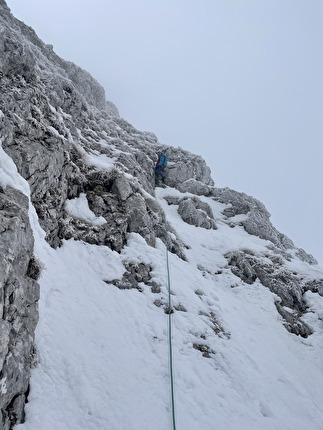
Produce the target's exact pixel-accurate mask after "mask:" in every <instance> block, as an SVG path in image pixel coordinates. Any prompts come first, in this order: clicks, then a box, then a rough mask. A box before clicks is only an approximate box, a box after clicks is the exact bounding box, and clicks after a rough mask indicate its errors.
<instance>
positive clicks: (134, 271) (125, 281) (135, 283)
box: [105, 263, 160, 293]
mask: <svg viewBox="0 0 323 430" xmlns="http://www.w3.org/2000/svg"><path fill="white" fill-rule="evenodd" d="M125 269H126V272H125V273H124V275H123V277H122V279H114V280H112V281H108V280H107V281H105V282H106V283H107V284H112V285H115V286H116V287H118V288H119V289H120V290H131V289H133V288H135V289H137V290H138V291H140V292H142V291H143V286H142V284H144V285H147V286H149V287H151V291H152V292H153V293H157V292H160V286H159V285H157V284H156V282H154V281H152V280H151V278H152V277H151V270H152V268H151V267H150V266H149V265H146V264H144V263H139V264H134V263H127V264H125Z"/></svg>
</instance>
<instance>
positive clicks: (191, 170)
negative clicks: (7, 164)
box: [0, 0, 323, 430]
mask: <svg viewBox="0 0 323 430" xmlns="http://www.w3.org/2000/svg"><path fill="white" fill-rule="evenodd" d="M0 95H1V97H0V139H1V144H2V147H3V149H4V150H5V151H6V153H7V154H8V155H9V156H10V157H11V158H12V159H13V160H14V162H15V164H16V166H17V169H18V172H19V173H20V175H21V176H22V177H23V178H25V179H26V180H27V181H28V183H29V186H30V190H31V201H32V204H33V205H34V207H35V209H36V212H37V214H38V217H39V222H40V225H41V227H42V228H43V229H44V231H45V232H46V240H47V241H48V243H49V244H50V245H51V246H52V247H54V248H56V247H59V246H60V245H61V243H62V240H63V239H70V238H74V239H75V240H82V241H85V242H88V243H91V244H97V245H106V246H108V247H110V248H111V249H113V250H115V251H117V252H121V251H122V249H123V247H124V246H125V245H126V243H127V236H128V233H131V232H135V233H138V234H140V235H141V236H142V237H143V238H144V239H145V240H146V242H147V245H150V246H155V243H156V239H157V238H160V239H161V240H162V241H164V242H165V220H164V217H163V211H162V209H161V206H160V205H159V203H158V202H157V200H156V199H155V198H154V177H153V175H154V173H153V167H154V163H155V160H156V153H157V152H158V150H162V151H164V152H165V153H166V155H167V157H168V160H169V165H168V168H167V184H168V185H169V186H170V187H172V188H175V189H177V190H178V196H179V197H175V196H174V194H171V195H169V196H168V197H167V196H166V197H165V199H166V200H167V202H168V204H170V205H176V206H177V211H178V213H179V215H180V216H181V217H182V219H183V220H184V221H185V222H186V223H188V224H190V225H195V226H196V227H201V228H204V229H216V228H217V225H216V224H217V220H216V219H215V218H214V214H213V212H212V209H211V207H210V205H209V204H208V203H206V202H205V201H204V200H203V198H204V197H207V198H209V199H211V200H212V201H213V202H218V203H221V204H223V207H224V210H223V213H222V216H223V219H224V220H225V222H226V223H227V224H228V225H230V226H232V227H233V228H234V227H235V226H237V225H239V226H243V227H244V229H245V230H246V232H248V233H249V234H250V235H255V236H258V237H260V238H262V239H265V240H267V241H268V244H269V245H268V250H269V251H268V252H269V254H268V259H267V264H266V265H263V264H262V263H261V262H260V260H259V257H258V256H257V255H251V254H250V253H248V252H246V250H235V251H232V252H230V253H228V254H227V255H226V258H227V261H228V268H230V269H231V271H232V273H234V274H235V275H236V276H237V277H239V278H240V279H241V280H242V281H243V282H244V283H246V284H250V283H253V282H255V281H256V280H257V281H259V282H260V283H262V284H263V285H264V286H266V287H268V288H269V289H270V290H271V291H272V292H274V293H275V294H276V295H277V297H278V298H279V299H277V302H276V306H277V310H278V312H279V313H280V315H281V316H282V318H283V319H284V321H285V324H286V327H287V329H288V330H289V331H291V332H293V333H295V334H297V335H301V336H308V335H310V334H311V329H310V328H309V327H308V326H307V325H306V324H305V323H303V322H302V320H301V317H302V315H303V314H304V313H305V312H306V304H305V301H304V300H303V295H304V293H305V292H306V291H307V290H311V291H313V292H315V293H318V294H321V295H323V280H322V279H312V280H307V281H305V280H303V279H300V277H299V276H297V274H296V275H295V274H292V273H291V272H288V271H286V268H285V266H283V264H282V262H284V261H288V259H289V258H290V255H291V253H294V254H295V255H296V256H297V257H298V258H299V259H300V260H302V261H304V262H306V263H308V264H312V265H313V264H316V260H315V259H314V258H313V257H312V256H310V255H308V254H306V253H305V251H303V250H297V249H296V248H295V247H294V244H293V242H292V241H291V240H290V239H288V238H287V237H286V236H285V235H283V234H281V233H280V232H278V231H277V230H276V229H275V228H274V227H273V226H272V224H271V222H270V219H269V218H270V215H269V213H268V211H267V210H266V208H265V207H264V206H263V205H262V203H260V202H259V201H257V200H256V199H254V198H252V197H250V196H247V195H245V194H243V193H238V192H236V191H233V190H230V189H228V188H225V189H219V188H216V187H214V183H213V180H212V178H211V173H210V169H209V167H208V166H207V165H206V163H205V161H204V160H203V159H202V158H201V157H199V156H196V155H194V154H191V153H189V152H187V151H184V150H182V149H180V148H170V147H164V146H163V145H161V144H160V143H159V142H158V140H157V138H156V136H155V135H154V134H152V133H148V132H140V131H138V130H136V129H135V128H134V127H133V126H132V125H131V124H129V123H128V122H127V121H125V120H124V119H122V118H120V116H119V114H118V111H117V109H116V107H115V106H114V105H113V104H112V103H111V102H107V101H106V99H105V93H104V90H103V88H102V87H101V86H100V85H99V84H98V83H97V82H96V81H95V80H94V79H93V78H92V77H91V76H90V75H89V74H88V73H87V72H85V71H84V70H82V69H81V68H79V67H77V66H76V65H74V64H73V63H70V62H66V61H63V60H62V59H61V58H60V57H58V56H57V55H56V54H55V53H54V51H53V48H52V47H51V46H48V45H45V44H44V43H43V42H42V41H41V40H40V39H39V38H38V37H37V35H36V34H35V32H34V31H33V30H32V29H31V28H30V27H28V26H26V25H25V24H23V23H22V22H20V21H18V20H16V19H15V18H14V17H13V16H12V15H11V13H10V10H9V9H8V7H7V5H6V3H5V2H4V0H0ZM81 195H85V196H86V199H87V202H88V206H89V209H90V210H91V211H92V212H93V214H94V215H95V216H96V217H100V219H101V220H102V219H103V222H100V223H93V222H90V221H88V220H85V219H82V218H80V217H78V216H76V215H75V214H73V213H71V212H70V211H69V210H68V207H69V205H68V204H67V202H72V201H74V199H76V198H79V197H80V196H81ZM0 204H1V214H0V217H1V223H0V226H1V230H0V233H1V241H0V251H1V255H0V256H1V259H0V267H1V272H0V273H1V290H0V291H1V296H0V297H1V302H0V306H1V319H0V330H1V339H0V394H1V395H0V406H1V411H2V421H1V422H0V430H8V429H10V428H12V426H13V425H14V424H15V423H17V422H21V421H22V420H23V408H24V403H25V401H26V396H27V395H28V385H29V376H30V370H31V368H32V367H33V366H34V365H35V362H36V360H35V354H36V353H35V347H34V330H35V327H36V324H37V320H38V311H37V301H38V296H39V288H38V284H37V277H38V274H39V270H40V269H39V265H38V263H37V262H36V260H35V258H34V256H33V234H32V230H31V227H30V225H29V218H28V199H27V197H26V196H24V195H23V194H22V193H20V192H19V191H17V190H15V189H12V188H9V187H6V188H5V189H2V188H1V189H0ZM167 227H168V231H169V232H170V233H171V234H170V237H169V241H168V248H169V251H170V252H173V253H175V254H177V255H178V256H179V257H180V258H182V259H184V260H185V259H186V256H185V249H186V247H185V244H184V243H183V242H182V241H181V240H180V238H179V237H178V235H177V233H176V231H175V230H174V229H173V228H172V226H171V225H168V226H167ZM125 269H126V272H125V275H124V277H123V279H122V280H112V281H113V282H114V285H116V286H117V287H118V288H121V289H129V288H136V289H138V290H140V289H141V284H142V283H144V284H146V285H148V286H149V287H150V288H152V291H153V292H156V293H157V292H158V288H159V287H158V286H156V285H155V284H154V282H153V281H151V277H150V270H151V268H150V267H146V266H145V265H144V264H138V265H137V266H127V267H125ZM112 281H111V280H110V281H109V282H112ZM161 305H162V304H161ZM286 308H289V309H290V311H288V310H286ZM180 310H181V311H183V309H180ZM210 315H211V314H210ZM210 319H211V320H212V321H215V316H214V315H211V316H210ZM214 324H215V323H214ZM219 331H221V330H219ZM196 348H197V349H199V345H197V346H196ZM201 351H202V350H201ZM202 352H203V353H205V354H210V351H205V350H203V351H202ZM206 356H207V355H206Z"/></svg>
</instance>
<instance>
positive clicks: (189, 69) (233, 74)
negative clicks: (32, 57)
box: [7, 0, 323, 264]
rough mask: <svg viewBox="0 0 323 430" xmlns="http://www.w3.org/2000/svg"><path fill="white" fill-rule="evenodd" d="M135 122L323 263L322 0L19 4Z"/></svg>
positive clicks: (21, 13)
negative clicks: (196, 162)
mask: <svg viewBox="0 0 323 430" xmlns="http://www.w3.org/2000/svg"><path fill="white" fill-rule="evenodd" d="M7 4H8V6H9V7H10V8H11V10H12V12H13V14H14V15H15V16H16V17H17V18H19V19H21V20H22V21H24V22H25V23H26V24H28V25H30V26H31V27H33V28H34V30H35V31H36V32H37V34H38V35H39V36H40V38H41V39H42V40H43V41H44V42H45V43H50V44H53V45H54V50H55V51H56V53H57V54H58V55H60V56H61V57H63V58H64V59H66V60H70V61H73V62H75V63H76V64H78V65H79V66H81V67H83V68H84V69H86V70H88V71H89V72H90V73H91V74H92V75H93V76H94V77H95V78H96V79H97V80H98V81H99V82H100V83H101V84H102V85H103V86H104V88H105V90H106V95H107V99H109V100H111V101H113V102H114V103H115V104H116V105H117V107H118V109H119V112H120V114H121V116H122V117H124V118H125V119H126V120H128V121H129V122H131V123H132V124H133V125H134V126H136V127H137V128H138V129H140V130H149V131H153V132H154V133H156V135H157V136H158V138H159V140H160V141H161V142H162V143H164V144H167V145H172V146H181V147H183V148H185V149H188V150H189V151H192V152H194V153H197V154H200V155H202V156H203V157H204V158H205V159H206V161H207V163H208V165H209V166H210V167H211V169H212V174H213V175H212V176H213V179H214V180H215V183H216V185H217V186H220V187H223V186H229V187H231V188H233V189H236V190H238V191H243V192H245V193H247V194H251V195H253V196H254V197H256V198H258V199H259V200H261V201H262V202H263V203H264V204H265V205H266V207H267V209H268V210H269V212H270V213H271V214H272V218H271V219H272V222H273V224H274V225H275V226H276V227H277V228H278V229H279V230H280V231H281V232H282V233H285V234H287V235H288V236H289V237H290V238H291V239H292V240H293V241H294V242H295V245H296V246H299V247H302V248H304V249H305V250H306V251H307V252H310V253H312V254H313V255H314V256H315V257H316V258H317V259H318V260H319V261H320V263H321V264H323V250H322V249H321V246H320V245H321V240H322V238H323V221H322V217H321V212H322V209H323V199H322V192H321V184H322V167H321V166H322V162H323V149H322V138H323V121H322V119H323V118H322V116H323V80H322V76H321V75H322V70H323V51H322V42H323V26H322V22H323V2H322V0H306V1H304V0H244V1H241V0H221V1H220V0H93V1H91V2H89V1H85V0H68V2H67V1H66V0H64V1H63V0H46V2H44V1H43V0H28V2H26V1H25V0H7Z"/></svg>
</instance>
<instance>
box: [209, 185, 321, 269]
mask: <svg viewBox="0 0 323 430" xmlns="http://www.w3.org/2000/svg"><path fill="white" fill-rule="evenodd" d="M212 195H213V197H214V199H215V200H217V201H219V202H221V203H225V204H228V205H230V206H229V207H228V208H226V209H225V210H224V211H223V214H224V215H226V216H227V217H228V218H229V219H230V218H232V217H234V216H236V215H241V214H244V215H247V219H246V220H244V221H241V222H240V224H241V225H243V227H244V228H245V230H246V231H247V233H249V234H252V235H254V236H258V237H260V238H261V239H265V240H269V241H270V242H272V243H273V244H274V245H275V246H276V247H277V248H278V249H280V250H282V251H286V250H287V249H296V247H295V245H294V243H293V241H292V240H291V239H289V238H288V237H287V236H286V235H284V234H282V233H280V232H279V231H278V230H277V229H276V228H275V227H274V226H273V225H272V223H271V221H270V213H269V212H268V211H267V209H266V208H265V206H264V205H263V203H261V202H260V201H259V200H257V199H255V198H254V197H251V196H248V195H247V194H245V193H239V192H237V191H234V190H231V189H230V188H214V189H213V191H212ZM297 254H298V257H299V258H300V259H301V260H302V261H305V262H307V263H309V264H317V261H316V260H315V258H314V257H313V256H312V255H309V254H307V253H306V252H305V251H304V250H302V249H300V250H298V253H297Z"/></svg>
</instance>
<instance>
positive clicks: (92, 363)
mask: <svg viewBox="0 0 323 430" xmlns="http://www.w3.org/2000/svg"><path fill="white" fill-rule="evenodd" d="M0 157H1V160H0V161H1V166H2V165H6V166H7V167H6V169H5V170H3V169H2V170H1V171H0V175H1V183H2V185H3V186H5V185H14V186H16V187H17V188H20V189H21V190H22V191H23V192H25V193H26V194H27V193H28V185H27V183H26V181H24V179H22V178H21V177H20V176H19V174H18V173H17V170H16V169H15V166H14V164H13V163H12V162H11V163H10V160H8V156H7V155H6V154H5V153H4V152H3V151H2V149H1V153H0ZM4 162H5V163H6V164H5V163H4ZM178 195H180V193H179V191H177V190H174V189H172V188H169V187H168V188H165V189H157V190H156V199H157V200H158V201H159V203H160V204H161V205H162V207H163V209H164V210H165V212H166V216H167V219H168V221H169V222H170V223H171V225H172V226H173V227H174V228H175V230H176V231H177V233H178V235H179V237H180V238H181V240H182V241H183V242H184V243H185V244H186V246H187V250H186V256H187V260H188V261H183V260H181V259H180V258H179V257H177V256H176V255H175V254H169V262H170V272H171V292H172V304H173V306H174V307H175V308H177V309H179V310H175V311H174V313H173V314H172V324H173V339H172V341H173V360H174V376H175V407H176V421H177V428H178V429H185V430H200V429H204V430H212V429H218V430H219V429H220V430H259V429H260V428H261V429H264V430H275V429H277V430H278V429H284V430H304V429H311V430H322V428H323V424H322V423H323V406H322V402H321V394H322V386H323V360H322V350H323V340H322V339H323V337H322V334H323V333H322V332H323V323H322V316H323V298H322V297H320V296H318V295H317V294H313V293H310V292H309V293H307V300H308V304H309V306H310V308H311V309H313V312H309V313H308V314H307V317H306V322H307V323H308V324H310V325H311V327H312V328H313V329H314V334H313V335H311V336H309V337H308V338H307V339H304V338H301V337H299V336H295V335H293V334H290V333H289V332H288V331H287V330H286V329H285V328H284V326H283V324H282V320H281V318H280V316H279V314H278V313H277V310H276V308H275V305H274V301H275V295H274V294H272V293H271V292H270V291H269V290H268V289H266V288H265V287H263V286H262V285H261V284H259V283H257V282H256V283H254V284H253V285H247V284H244V283H243V282H242V281H241V280H240V279H239V278H237V277H235V276H234V275H233V274H232V273H231V271H230V270H229V269H228V268H227V261H226V259H225V258H224V254H225V253H226V252H228V251H231V250H234V249H240V248H241V247H243V248H244V249H249V250H250V251H253V252H255V253H257V254H258V255H261V254H262V252H265V251H267V252H268V249H267V248H266V245H267V242H266V241H264V240H261V239H259V238H257V237H255V236H250V235H248V234H247V233H246V232H245V231H244V229H243V228H242V227H239V226H236V227H235V228H230V227H229V226H228V225H227V224H226V223H225V222H224V220H223V216H222V214H221V212H222V210H223V208H224V207H225V205H222V204H220V203H217V202H215V201H214V200H211V199H208V198H206V197H203V199H204V200H205V201H207V202H208V203H209V204H210V206H211V207H212V210H213V213H214V217H215V220H216V223H217V226H218V229H217V230H205V229H203V228H197V227H194V226H191V225H188V224H186V223H184V222H183V221H182V219H181V218H180V216H179V215H178V213H177V210H176V206H175V205H168V204H167V202H166V201H165V200H164V197H165V196H175V197H176V196H178ZM82 202H83V203H82ZM75 207H76V206H74V209H75ZM75 210H76V209H75ZM30 214H31V215H30V216H31V219H32V225H33V228H34V235H35V252H36V256H37V258H38V259H39V260H40V261H41V264H42V266H43V270H42V275H41V278H40V280H39V282H40V286H41V300H40V321H39V325H38V328H37V331H36V343H37V348H38V354H39V364H38V367H37V368H36V369H34V371H33V374H32V378H31V391H30V395H29V403H28V404H27V406H26V422H25V423H24V424H20V425H18V426H17V427H16V428H17V429H21V430H82V429H84V430H85V429H86V430H91V429H93V430H94V429H96V430H99V429H102V430H139V429H154V430H162V429H165V428H171V404H170V378H169V358H168V357H169V351H168V315H167V314H166V313H165V312H164V310H163V306H156V304H158V303H162V304H165V303H167V269H166V252H165V246H164V244H163V243H162V242H161V241H160V240H158V242H157V246H156V248H152V247H150V246H148V245H147V244H146V242H145V241H144V239H143V238H142V237H141V236H139V235H138V234H135V233H132V234H130V235H129V238H128V244H127V246H126V247H125V248H124V249H123V251H122V252H121V254H118V253H116V252H114V251H111V250H110V249H109V248H107V247H104V246H95V245H90V244H85V243H83V242H77V241H75V240H73V239H72V240H69V241H65V242H64V244H63V246H62V247H61V248H58V249H56V250H54V249H52V248H50V247H49V245H48V244H47V243H46V242H45V240H44V234H43V232H42V231H41V230H40V228H39V226H38V225H37V220H36V215H35V212H34V211H33V210H32V207H31V209H30ZM77 214H78V216H80V217H81V218H82V216H83V219H84V217H86V219H88V220H89V219H91V217H89V208H88V206H87V204H86V202H85V201H84V199H81V200H79V201H78V202H77ZM92 220H94V221H95V220H96V218H95V217H92ZM264 258H265V257H264ZM125 262H131V263H134V264H136V263H138V264H139V263H145V264H147V265H150V266H151V267H152V275H153V278H152V279H153V281H155V282H156V283H157V284H159V285H160V286H161V292H160V293H157V294H156V293H153V292H152V291H151V289H150V288H148V287H147V286H146V285H144V284H142V288H141V290H142V291H139V290H138V289H130V290H120V289H118V288H117V287H116V286H115V285H114V284H113V283H112V281H113V280H115V279H120V278H121V277H122V275H123V273H124V271H125V268H124V264H123V263H125ZM289 264H290V266H291V267H293V270H295V271H298V272H300V273H302V272H303V273H304V276H305V277H306V276H309V272H310V271H317V272H318V273H319V274H320V276H322V270H321V269H320V268H318V267H311V266H309V265H307V264H306V263H302V262H300V261H299V260H297V259H295V260H292V261H291V262H290V263H289ZM291 267H290V268H291ZM154 303H155V304H154ZM314 311H315V312H314ZM211 321H213V323H211ZM193 345H194V347H193ZM202 352H204V355H206V356H203V355H202Z"/></svg>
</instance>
